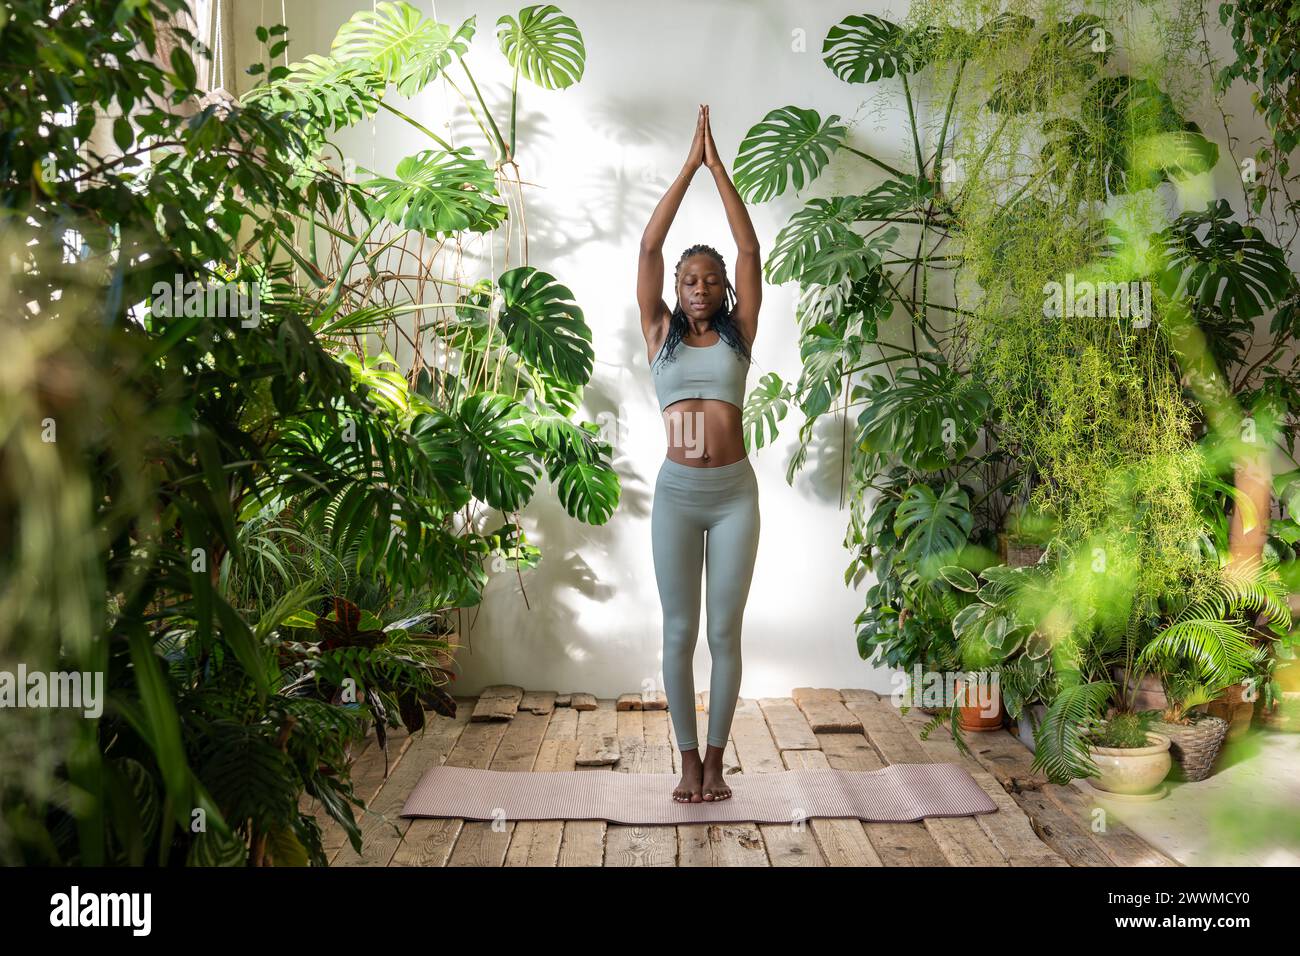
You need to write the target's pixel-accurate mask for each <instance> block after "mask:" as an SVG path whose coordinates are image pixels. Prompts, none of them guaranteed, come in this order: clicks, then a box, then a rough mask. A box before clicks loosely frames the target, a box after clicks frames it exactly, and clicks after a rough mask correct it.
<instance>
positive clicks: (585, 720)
mask: <svg viewBox="0 0 1300 956" xmlns="http://www.w3.org/2000/svg"><path fill="white" fill-rule="evenodd" d="M577 697H578V695H577V694H574V698H575V700H576V698H577ZM607 704H608V706H606V705H607ZM574 710H576V711H578V712H579V716H578V756H577V758H576V762H577V765H578V766H579V767H606V766H613V765H614V764H615V763H617V762H618V758H619V747H618V711H617V710H616V709H615V704H614V701H613V700H609V701H606V700H600V701H598V702H597V706H596V707H591V708H584V707H580V706H578V705H577V704H576V703H575V704H574Z"/></svg>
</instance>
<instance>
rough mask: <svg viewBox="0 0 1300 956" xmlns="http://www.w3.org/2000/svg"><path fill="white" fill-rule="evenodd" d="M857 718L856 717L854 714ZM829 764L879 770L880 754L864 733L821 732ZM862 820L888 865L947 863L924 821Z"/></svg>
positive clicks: (883, 861)
mask: <svg viewBox="0 0 1300 956" xmlns="http://www.w3.org/2000/svg"><path fill="white" fill-rule="evenodd" d="M854 719H856V718H854ZM817 739H818V742H819V743H821V745H822V753H823V754H825V755H826V762H827V765H828V766H830V767H832V768H834V769H835V770H879V769H881V768H882V767H884V766H885V764H884V763H883V762H882V761H881V759H880V755H879V754H877V753H876V750H875V748H874V747H872V746H871V744H870V743H869V742H868V740H867V738H866V737H865V736H863V735H862V734H860V733H859V734H825V735H823V736H818V738H817ZM858 822H859V823H862V829H863V832H864V833H865V834H866V836H867V839H868V840H869V841H870V842H871V846H872V847H873V848H874V849H875V851H876V855H877V857H879V859H880V861H881V863H882V864H883V865H885V866H947V865H948V860H947V858H945V857H944V855H943V854H942V853H940V852H939V847H938V844H936V843H935V842H934V838H933V837H932V836H930V833H929V831H928V830H926V828H925V824H924V823H920V822H917V823H880V822H872V823H865V822H863V821H858Z"/></svg>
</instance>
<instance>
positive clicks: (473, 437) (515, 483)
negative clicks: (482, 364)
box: [457, 392, 537, 511]
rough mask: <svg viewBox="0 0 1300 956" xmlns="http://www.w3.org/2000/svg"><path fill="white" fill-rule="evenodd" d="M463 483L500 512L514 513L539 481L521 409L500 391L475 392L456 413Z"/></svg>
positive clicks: (529, 437) (475, 495)
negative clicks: (522, 420) (521, 417)
mask: <svg viewBox="0 0 1300 956" xmlns="http://www.w3.org/2000/svg"><path fill="white" fill-rule="evenodd" d="M457 423H458V427H459V429H460V450H461V455H462V456H463V458H464V468H465V481H466V483H467V484H468V485H469V488H470V491H471V492H473V494H474V497H475V498H478V499H479V500H480V501H485V502H487V503H488V504H489V505H490V506H492V507H493V508H497V509H499V510H501V511H518V510H519V509H520V508H522V507H523V506H524V505H525V504H527V503H528V500H529V499H530V498H531V497H532V496H533V486H534V485H535V484H536V482H537V470H536V465H535V464H534V463H533V460H532V454H533V452H534V451H535V446H534V445H533V442H532V435H531V433H530V432H529V431H528V428H527V426H525V425H524V424H523V423H522V422H521V421H520V414H519V407H518V406H517V405H516V404H515V403H514V402H513V401H511V400H510V399H509V398H507V397H506V396H504V395H498V394H496V393H495V392H478V393H476V394H474V395H471V396H470V397H469V398H467V399H466V400H465V401H464V402H463V403H462V404H461V406H460V410H459V413H458V415H457Z"/></svg>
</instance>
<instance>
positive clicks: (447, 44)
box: [397, 17, 474, 96]
mask: <svg viewBox="0 0 1300 956" xmlns="http://www.w3.org/2000/svg"><path fill="white" fill-rule="evenodd" d="M473 39H474V17H470V18H469V19H468V20H466V21H465V22H464V23H462V24H461V25H460V27H458V28H457V30H456V32H455V33H453V32H452V31H451V27H449V26H447V25H446V24H443V23H434V24H433V29H432V30H431V31H430V36H429V37H428V38H427V39H426V40H425V42H424V43H423V44H422V45H421V46H420V48H419V50H417V51H416V52H415V53H414V54H413V55H411V56H410V57H409V58H407V59H406V61H405V62H404V63H403V64H402V69H401V72H400V73H398V74H397V92H399V93H401V94H402V95H403V96H414V95H415V94H416V93H418V92H419V91H420V90H422V89H424V87H426V86H427V85H428V84H429V83H430V82H431V81H432V80H433V79H434V78H436V77H437V76H438V75H439V74H440V73H442V72H444V71H445V70H446V69H447V67H449V66H451V63H452V61H453V60H456V59H459V58H460V57H462V56H464V55H465V54H466V53H468V52H469V44H470V41H471V40H473Z"/></svg>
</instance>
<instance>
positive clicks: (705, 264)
mask: <svg viewBox="0 0 1300 956" xmlns="http://www.w3.org/2000/svg"><path fill="white" fill-rule="evenodd" d="M725 281H726V280H725V278H724V277H723V275H722V267H721V266H720V265H718V261H717V260H716V259H714V258H713V256H710V255H707V254H705V253H699V254H697V255H693V256H691V257H690V258H688V259H687V260H686V261H685V262H683V263H682V269H681V272H679V273H678V274H677V301H678V302H680V303H681V306H682V311H684V312H685V313H686V317H687V318H689V319H707V318H709V317H710V316H712V315H713V314H714V313H715V312H717V311H718V309H720V308H722V303H723V300H724V298H725V294H726V285H725Z"/></svg>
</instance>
